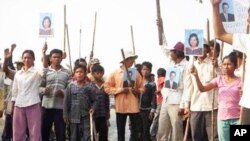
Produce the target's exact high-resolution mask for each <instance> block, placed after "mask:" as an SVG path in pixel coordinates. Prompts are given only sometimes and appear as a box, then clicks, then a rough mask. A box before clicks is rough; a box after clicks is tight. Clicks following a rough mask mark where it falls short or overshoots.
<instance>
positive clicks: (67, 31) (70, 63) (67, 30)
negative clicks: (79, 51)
mask: <svg viewBox="0 0 250 141" xmlns="http://www.w3.org/2000/svg"><path fill="white" fill-rule="evenodd" d="M66 35H67V43H68V53H69V65H70V70H71V73H72V72H73V69H72V62H71V53H70V43H69V29H68V25H67V24H66Z"/></svg>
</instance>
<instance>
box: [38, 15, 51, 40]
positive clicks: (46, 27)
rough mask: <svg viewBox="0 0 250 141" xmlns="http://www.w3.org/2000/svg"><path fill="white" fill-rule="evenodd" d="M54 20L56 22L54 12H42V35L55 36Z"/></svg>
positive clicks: (40, 26)
mask: <svg viewBox="0 0 250 141" xmlns="http://www.w3.org/2000/svg"><path fill="white" fill-rule="evenodd" d="M53 22H54V16H53V14H52V13H40V19H39V36H40V37H52V36H54V28H53Z"/></svg>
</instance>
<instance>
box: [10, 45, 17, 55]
mask: <svg viewBox="0 0 250 141" xmlns="http://www.w3.org/2000/svg"><path fill="white" fill-rule="evenodd" d="M15 48H16V44H12V45H11V46H10V53H11V54H12V53H13V51H14V49H15Z"/></svg>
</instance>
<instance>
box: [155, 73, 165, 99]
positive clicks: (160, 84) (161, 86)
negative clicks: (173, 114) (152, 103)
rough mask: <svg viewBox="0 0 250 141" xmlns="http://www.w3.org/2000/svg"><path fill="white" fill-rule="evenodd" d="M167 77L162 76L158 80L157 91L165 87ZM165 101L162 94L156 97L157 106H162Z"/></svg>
mask: <svg viewBox="0 0 250 141" xmlns="http://www.w3.org/2000/svg"><path fill="white" fill-rule="evenodd" d="M164 81H165V77H163V76H161V77H158V79H157V90H161V89H162V88H163V86H164ZM162 100H163V97H162V94H161V92H160V93H158V94H157V95H156V101H157V104H161V103H162Z"/></svg>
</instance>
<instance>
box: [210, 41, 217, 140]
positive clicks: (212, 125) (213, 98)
mask: <svg viewBox="0 0 250 141" xmlns="http://www.w3.org/2000/svg"><path fill="white" fill-rule="evenodd" d="M213 59H217V56H216V38H215V39H214V54H213ZM214 77H215V66H214V65H213V78H214ZM212 100H213V101H212V112H211V116H212V122H211V141H214V100H215V89H213V97H212Z"/></svg>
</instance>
